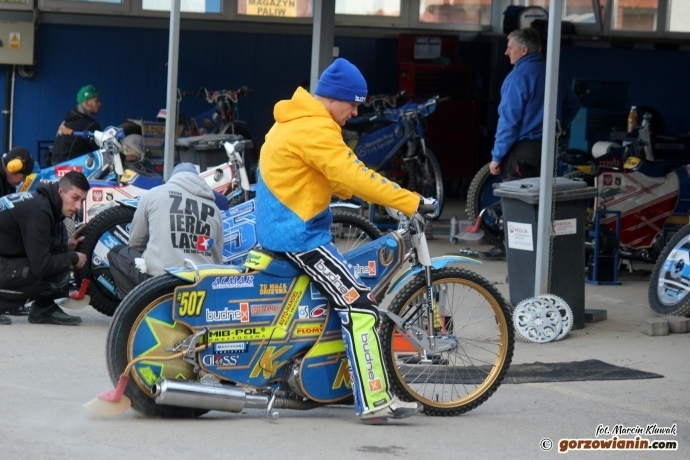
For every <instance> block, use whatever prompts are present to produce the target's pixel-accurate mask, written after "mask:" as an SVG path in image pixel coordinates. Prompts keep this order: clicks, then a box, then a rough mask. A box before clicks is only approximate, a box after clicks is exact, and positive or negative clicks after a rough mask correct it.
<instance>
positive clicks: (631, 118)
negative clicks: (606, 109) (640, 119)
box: [628, 105, 637, 132]
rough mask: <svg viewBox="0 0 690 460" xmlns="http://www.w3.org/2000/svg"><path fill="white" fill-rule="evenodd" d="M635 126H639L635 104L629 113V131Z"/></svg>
mask: <svg viewBox="0 0 690 460" xmlns="http://www.w3.org/2000/svg"><path fill="white" fill-rule="evenodd" d="M635 128H637V107H636V106H634V105H633V106H632V107H631V108H630V113H629V114H628V132H631V131H632V130H634V129H635Z"/></svg>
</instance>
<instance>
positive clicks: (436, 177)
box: [402, 147, 445, 219]
mask: <svg viewBox="0 0 690 460" xmlns="http://www.w3.org/2000/svg"><path fill="white" fill-rule="evenodd" d="M416 156H417V158H418V159H419V160H418V161H410V162H409V163H407V174H406V175H405V179H406V180H405V181H404V183H403V184H402V186H403V187H404V188H406V189H408V190H412V191H414V192H417V193H419V194H420V195H422V196H423V197H426V198H435V199H436V201H438V206H439V213H438V216H437V217H436V218H435V219H438V218H439V217H440V216H441V213H442V212H443V205H444V204H445V194H444V188H443V175H442V174H441V166H440V165H439V164H438V160H437V159H436V155H434V152H432V151H431V149H430V148H428V147H427V149H426V156H425V155H424V153H423V151H422V149H421V148H419V149H418V150H417V155H416ZM411 174H414V179H412V178H411V177H410V176H411Z"/></svg>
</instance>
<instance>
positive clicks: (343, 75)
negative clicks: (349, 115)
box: [314, 58, 367, 102]
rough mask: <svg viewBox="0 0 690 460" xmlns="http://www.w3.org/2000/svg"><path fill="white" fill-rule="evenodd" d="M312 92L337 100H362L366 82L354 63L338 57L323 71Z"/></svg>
mask: <svg viewBox="0 0 690 460" xmlns="http://www.w3.org/2000/svg"><path fill="white" fill-rule="evenodd" d="M314 94H316V95H317V96H323V97H330V98H332V99H337V100H339V101H348V102H364V101H365V100H366V98H367V82H366V80H364V77H363V76H362V73H361V72H360V71H359V69H358V68H357V67H355V66H354V64H352V63H350V61H348V60H347V59H343V58H338V59H336V60H335V61H333V64H331V65H329V66H328V67H327V68H326V70H324V71H323V73H322V74H321V78H319V82H318V83H317V84H316V91H314Z"/></svg>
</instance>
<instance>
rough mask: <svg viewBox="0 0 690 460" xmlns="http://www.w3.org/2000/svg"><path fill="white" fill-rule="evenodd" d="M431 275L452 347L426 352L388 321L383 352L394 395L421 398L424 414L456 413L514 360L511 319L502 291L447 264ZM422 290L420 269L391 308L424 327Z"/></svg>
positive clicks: (481, 397)
mask: <svg viewBox="0 0 690 460" xmlns="http://www.w3.org/2000/svg"><path fill="white" fill-rule="evenodd" d="M432 279H433V286H434V292H435V297H436V298H435V299H434V300H435V305H436V306H437V308H438V311H439V314H440V322H441V324H442V326H443V328H442V331H441V333H442V334H444V335H446V336H450V337H453V338H454V339H455V340H456V341H457V345H456V346H455V348H453V349H451V350H448V351H443V352H440V353H438V354H433V355H428V354H425V353H424V352H423V351H419V350H418V349H417V348H416V347H415V346H414V345H413V344H412V343H411V342H409V341H407V340H406V339H405V338H404V335H403V334H401V333H400V328H399V326H398V325H397V324H395V323H393V321H391V320H386V321H385V322H384V324H383V329H382V334H381V338H382V341H383V357H384V361H385V364H386V369H387V371H388V375H389V381H390V383H391V389H392V391H393V392H394V393H395V394H396V395H397V396H398V397H399V398H400V399H403V400H405V401H418V402H420V403H422V404H423V405H424V413H425V414H426V415H440V416H451V415H460V414H463V413H465V412H467V411H470V410H472V409H474V408H476V407H478V406H479V405H480V404H482V403H483V402H484V401H486V400H487V399H488V398H489V397H490V396H491V395H492V394H493V393H494V392H495V391H496V389H497V388H498V387H499V386H500V385H501V382H502V381H503V378H504V377H505V374H506V372H507V371H508V367H509V366H510V362H511V360H512V357H513V349H514V346H515V336H514V330H513V321H512V317H511V315H510V311H509V309H508V306H507V304H506V301H505V300H504V299H503V296H501V294H500V293H499V292H498V290H497V289H496V288H495V287H494V286H493V285H492V284H491V283H490V282H489V281H488V280H486V279H484V278H483V277H481V276H480V275H478V274H476V273H473V272H471V271H468V270H464V269H459V268H449V267H447V268H443V269H441V270H434V271H433V272H432ZM426 292H427V289H426V280H425V275H424V273H421V274H419V275H417V276H416V277H415V278H414V279H413V280H412V281H411V282H410V283H409V284H407V286H405V288H403V289H402V290H401V291H400V292H399V293H398V294H397V295H396V296H395V298H394V299H393V301H392V302H391V306H390V307H389V310H390V311H391V312H393V313H395V314H396V315H398V316H400V317H401V318H403V320H404V321H405V323H406V324H407V325H410V326H417V327H418V328H421V329H423V330H426V331H428V330H429V327H428V326H429V323H430V321H429V318H428V314H427V310H426V305H427V293H426ZM432 321H433V319H432Z"/></svg>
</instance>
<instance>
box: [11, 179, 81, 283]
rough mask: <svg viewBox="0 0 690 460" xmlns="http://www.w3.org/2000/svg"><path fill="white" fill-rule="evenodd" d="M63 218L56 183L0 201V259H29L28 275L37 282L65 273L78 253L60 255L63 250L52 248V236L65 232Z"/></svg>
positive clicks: (45, 184) (75, 259)
mask: <svg viewBox="0 0 690 460" xmlns="http://www.w3.org/2000/svg"><path fill="white" fill-rule="evenodd" d="M63 219H64V216H63V215H62V198H61V197H60V195H59V194H58V184H57V182H51V183H41V184H38V185H37V186H36V191H35V192H31V193H30V192H23V193H15V194H13V195H8V196H6V197H3V198H0V257H5V258H8V259H12V258H19V257H26V258H28V259H29V268H30V269H31V272H32V273H33V274H34V275H36V276H37V277H38V278H39V279H43V278H46V277H49V276H52V275H55V274H58V273H60V272H62V271H65V270H68V269H69V267H70V264H76V263H77V262H78V261H79V256H78V255H77V253H76V252H64V253H62V254H60V253H59V252H62V249H63V248H59V249H58V250H56V248H52V247H51V242H52V241H55V240H56V238H54V237H55V236H57V235H58V233H59V232H63V231H64V228H65V227H64V225H63V224H62V220H63ZM57 240H58V241H62V239H61V238H58V239H57Z"/></svg>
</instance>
